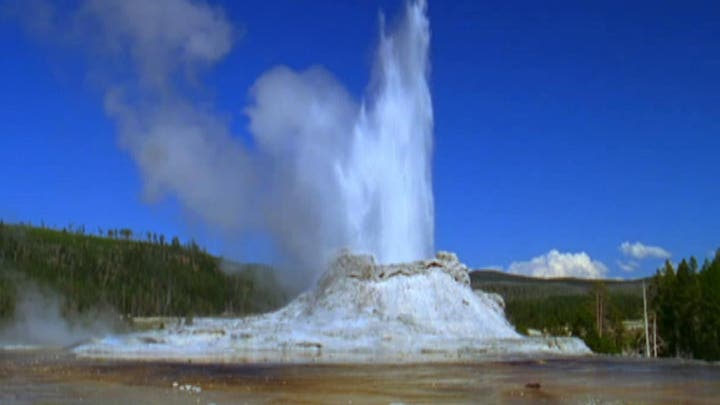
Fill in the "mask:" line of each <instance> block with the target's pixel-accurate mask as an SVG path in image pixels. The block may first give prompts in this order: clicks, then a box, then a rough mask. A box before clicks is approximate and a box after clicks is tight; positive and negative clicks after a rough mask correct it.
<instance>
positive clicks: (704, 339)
mask: <svg viewBox="0 0 720 405" xmlns="http://www.w3.org/2000/svg"><path fill="white" fill-rule="evenodd" d="M652 292H653V293H652V299H651V302H652V304H651V305H652V309H653V311H654V315H655V316H656V317H657V331H658V334H659V336H660V345H659V347H658V355H661V356H674V357H687V358H695V359H704V360H720V249H718V251H717V252H716V254H715V258H714V259H713V260H712V261H709V260H705V262H704V264H703V265H702V267H698V262H697V260H696V259H695V258H694V257H691V258H690V259H689V260H685V259H683V260H682V261H681V262H680V263H679V264H678V266H677V269H675V268H674V267H673V265H672V263H670V261H667V262H665V266H664V267H663V268H661V269H659V270H658V271H657V274H656V275H655V277H654V278H653V290H652Z"/></svg>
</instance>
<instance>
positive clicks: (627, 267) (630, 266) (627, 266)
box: [617, 260, 640, 273]
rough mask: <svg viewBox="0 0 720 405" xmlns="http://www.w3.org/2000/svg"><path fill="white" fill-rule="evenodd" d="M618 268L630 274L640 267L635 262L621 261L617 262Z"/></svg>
mask: <svg viewBox="0 0 720 405" xmlns="http://www.w3.org/2000/svg"><path fill="white" fill-rule="evenodd" d="M617 265H618V267H620V268H621V269H622V271H625V272H628V273H632V272H633V271H635V270H637V269H638V268H639V267H640V263H638V262H636V261H635V260H629V261H627V262H623V261H621V260H618V262H617Z"/></svg>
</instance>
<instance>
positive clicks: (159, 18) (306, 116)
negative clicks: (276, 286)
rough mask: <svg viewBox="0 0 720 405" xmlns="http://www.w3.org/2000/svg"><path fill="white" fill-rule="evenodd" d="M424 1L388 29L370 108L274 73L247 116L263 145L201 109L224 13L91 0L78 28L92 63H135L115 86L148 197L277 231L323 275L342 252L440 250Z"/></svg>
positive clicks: (164, 3)
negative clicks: (201, 87) (203, 82)
mask: <svg viewBox="0 0 720 405" xmlns="http://www.w3.org/2000/svg"><path fill="white" fill-rule="evenodd" d="M425 13H426V4H425V2H424V1H422V0H420V1H412V2H409V3H408V4H407V6H406V10H405V15H404V18H403V19H402V20H401V21H400V22H399V24H398V25H397V26H395V27H394V30H391V31H390V32H386V30H385V27H382V29H381V31H382V32H381V38H380V43H379V47H378V51H377V56H376V63H375V66H374V72H373V80H372V83H371V84H370V85H369V86H368V93H367V95H366V97H365V98H364V99H363V100H359V101H358V100H354V99H353V97H352V96H351V95H350V94H349V93H348V92H347V91H346V90H345V89H344V87H343V86H342V85H341V84H340V83H338V81H337V80H336V79H335V78H334V77H333V75H332V74H331V73H329V72H327V71H326V70H324V69H322V68H321V67H311V68H309V69H307V70H303V71H293V70H291V69H289V68H287V67H283V66H280V67H274V68H272V69H270V70H269V71H267V72H266V73H265V74H263V75H262V76H261V77H260V78H259V79H258V80H257V81H256V83H255V84H254V86H253V87H252V88H251V89H250V92H251V96H252V102H251V105H249V106H247V107H246V109H245V112H246V114H247V115H248V117H249V119H250V128H249V130H250V132H251V134H252V136H253V139H254V142H255V147H254V148H251V149H250V148H247V147H245V146H244V145H243V144H242V143H241V142H240V141H239V139H238V138H237V137H235V136H233V134H231V133H230V130H229V128H228V125H227V123H226V120H225V119H224V118H222V117H223V116H221V115H219V114H218V113H217V112H215V111H213V109H212V107H209V106H208V103H201V102H198V101H197V100H198V97H197V94H195V93H197V88H198V84H199V80H198V77H199V76H201V74H202V72H203V71H204V70H207V69H209V68H211V66H212V65H213V64H214V63H216V62H217V61H219V60H221V59H222V58H223V57H224V56H225V55H226V54H227V53H228V52H230V50H231V46H232V42H233V39H234V35H235V33H234V31H233V28H232V27H231V25H230V23H229V22H228V21H227V20H226V19H225V17H224V15H223V13H222V12H221V10H219V9H216V8H213V7H212V6H210V5H208V4H206V3H204V2H199V1H191V0H156V1H145V0H86V1H85V2H84V3H82V6H81V7H80V9H79V11H78V12H77V13H75V15H74V16H73V17H72V19H73V20H74V21H75V26H76V29H75V32H76V33H77V34H78V35H79V37H80V38H83V39H88V38H92V40H89V39H88V41H89V42H90V43H89V45H90V47H91V49H94V51H93V55H92V56H97V55H96V54H101V55H102V56H103V57H108V56H109V57H111V58H115V60H117V61H124V62H125V63H126V64H127V66H126V68H125V69H119V70H120V71H119V72H118V74H117V75H114V76H113V78H112V79H111V80H110V81H109V84H107V85H106V86H105V107H106V110H107V113H108V114H109V115H110V117H112V118H113V119H114V120H115V121H116V123H117V125H118V130H119V136H120V140H121V145H122V146H123V147H124V148H125V149H127V151H129V153H130V154H131V155H132V156H133V157H134V159H135V160H136V161H137V164H138V165H139V167H140V169H141V172H142V175H143V178H144V183H145V192H146V194H147V195H148V196H149V197H151V198H161V197H163V196H165V195H172V196H175V197H176V198H177V199H178V200H179V201H180V202H181V203H182V204H183V205H184V207H186V208H187V209H188V210H189V211H191V212H193V213H194V214H196V215H198V216H199V217H201V218H203V219H204V220H205V221H206V222H207V223H208V224H211V225H212V226H214V227H218V228H222V229H224V230H227V231H236V230H247V229H254V230H261V231H263V232H268V233H269V234H270V235H271V236H272V237H273V241H274V242H275V244H276V245H277V246H276V247H277V248H278V250H279V251H281V252H282V253H283V254H284V255H285V257H287V258H288V259H290V260H292V261H294V262H296V263H299V264H301V265H304V266H305V267H307V268H311V267H312V268H314V269H315V270H318V267H317V266H319V265H320V264H321V263H322V262H323V261H324V260H326V259H327V258H328V255H331V254H333V253H334V252H335V251H336V250H337V249H340V248H344V247H347V248H350V249H352V250H355V251H361V252H370V253H373V254H375V255H376V257H377V258H378V259H379V260H380V261H382V262H396V261H407V260H414V259H419V258H423V257H427V256H429V255H431V254H432V252H433V232H434V231H433V196H432V187H431V158H432V126H433V117H432V104H431V97H430V91H429V87H428V80H427V76H428V71H429V65H428V47H429V41H430V35H429V23H428V20H427V18H426V15H425Z"/></svg>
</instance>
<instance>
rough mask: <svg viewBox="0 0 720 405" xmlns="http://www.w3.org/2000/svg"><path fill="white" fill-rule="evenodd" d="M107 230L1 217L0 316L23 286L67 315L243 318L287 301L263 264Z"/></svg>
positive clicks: (174, 240)
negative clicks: (53, 296)
mask: <svg viewBox="0 0 720 405" xmlns="http://www.w3.org/2000/svg"><path fill="white" fill-rule="evenodd" d="M106 235H107V236H98V235H87V234H85V232H84V229H83V228H79V229H75V230H68V229H63V230H56V229H49V228H45V227H35V226H29V225H17V224H3V223H2V222H0V319H1V318H5V319H7V318H9V317H11V316H12V315H13V313H14V310H15V304H16V301H17V298H18V296H19V295H20V294H21V293H22V291H23V289H24V288H25V286H26V285H28V284H33V285H37V286H39V287H41V288H46V289H50V290H52V291H55V292H57V293H58V294H59V295H60V296H61V297H62V312H63V314H65V315H68V316H70V315H72V314H78V313H84V312H86V311H90V310H92V309H95V308H99V307H105V308H107V307H110V308H112V309H113V310H115V311H117V312H118V313H119V314H122V315H124V316H188V315H198V316H200V315H220V314H234V315H242V314H249V313H255V312H261V311H267V310H270V309H274V308H277V307H279V306H281V305H282V304H283V303H285V301H286V297H285V295H284V293H283V291H282V289H281V288H280V287H279V285H278V283H277V282H276V280H275V277H274V274H273V272H272V269H270V268H269V267H267V266H260V265H251V264H243V265H241V264H236V263H226V262H222V261H221V259H220V258H218V257H215V256H212V255H210V254H208V253H207V252H205V251H204V250H203V249H201V248H200V247H199V246H198V245H197V244H196V243H195V242H192V241H191V242H189V243H186V244H181V243H180V241H179V240H178V239H177V238H172V240H170V241H169V242H168V241H167V240H166V238H165V237H164V236H163V235H157V234H152V233H146V234H144V235H143V238H144V239H143V240H139V239H137V238H136V237H134V236H133V233H132V231H130V230H128V229H121V230H110V231H108V232H107V233H106ZM221 265H222V266H225V267H227V268H226V269H225V270H228V271H223V269H221Z"/></svg>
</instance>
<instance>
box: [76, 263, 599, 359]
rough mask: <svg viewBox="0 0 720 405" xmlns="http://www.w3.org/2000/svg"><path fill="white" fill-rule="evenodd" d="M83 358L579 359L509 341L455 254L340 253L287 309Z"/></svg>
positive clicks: (196, 326) (538, 343)
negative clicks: (393, 257)
mask: <svg viewBox="0 0 720 405" xmlns="http://www.w3.org/2000/svg"><path fill="white" fill-rule="evenodd" d="M75 352H76V353H77V354H78V355H81V356H89V357H120V358H141V359H148V358H150V359H176V360H185V359H194V360H200V361H202V360H205V361H228V362H246V361H252V362H306V361H313V362H402V361H411V362H418V361H458V360H459V361H467V360H480V359H487V358H493V357H494V356H505V355H511V356H515V355H527V354H532V355H538V354H546V355H547V354H555V355H557V354H584V353H587V352H588V350H587V348H586V347H585V345H584V344H583V343H582V341H580V340H579V339H575V338H541V339H530V338H525V337H522V336H520V335H518V334H517V333H516V332H515V331H514V330H513V328H512V326H511V325H510V324H509V323H508V322H507V320H506V319H505V317H504V316H503V312H502V308H501V307H500V305H499V304H498V302H497V301H496V300H494V299H493V298H492V297H491V296H489V295H487V294H484V293H482V292H473V291H472V289H471V288H470V285H469V276H468V271H467V268H466V267H465V266H464V265H463V264H461V263H460V262H459V261H458V260H457V258H456V257H455V255H453V254H448V253H440V254H438V256H437V257H436V258H434V259H431V260H424V261H417V262H412V263H405V264H394V265H378V264H376V263H375V261H374V259H373V258H372V256H353V255H350V254H347V253H345V254H342V255H341V256H339V257H338V258H337V260H336V261H335V262H334V264H333V266H332V267H331V269H330V270H329V271H328V272H327V273H326V274H325V276H324V277H323V278H322V279H321V280H320V281H319V283H318V285H317V286H316V288H315V289H314V290H312V291H309V292H307V293H304V294H302V295H300V296H299V297H298V298H296V299H295V300H294V301H293V302H291V303H290V304H289V305H288V306H287V307H285V308H283V309H281V310H279V311H277V312H274V313H271V314H267V315H261V316H256V317H250V318H245V319H239V320H220V319H199V320H196V321H195V322H194V323H193V325H191V326H188V325H182V326H176V327H174V328H170V329H167V330H164V331H155V332H147V333H140V334H135V335H129V336H126V337H109V338H105V339H103V340H100V341H97V342H93V343H90V344H87V345H83V346H80V347H78V348H76V349H75Z"/></svg>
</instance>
